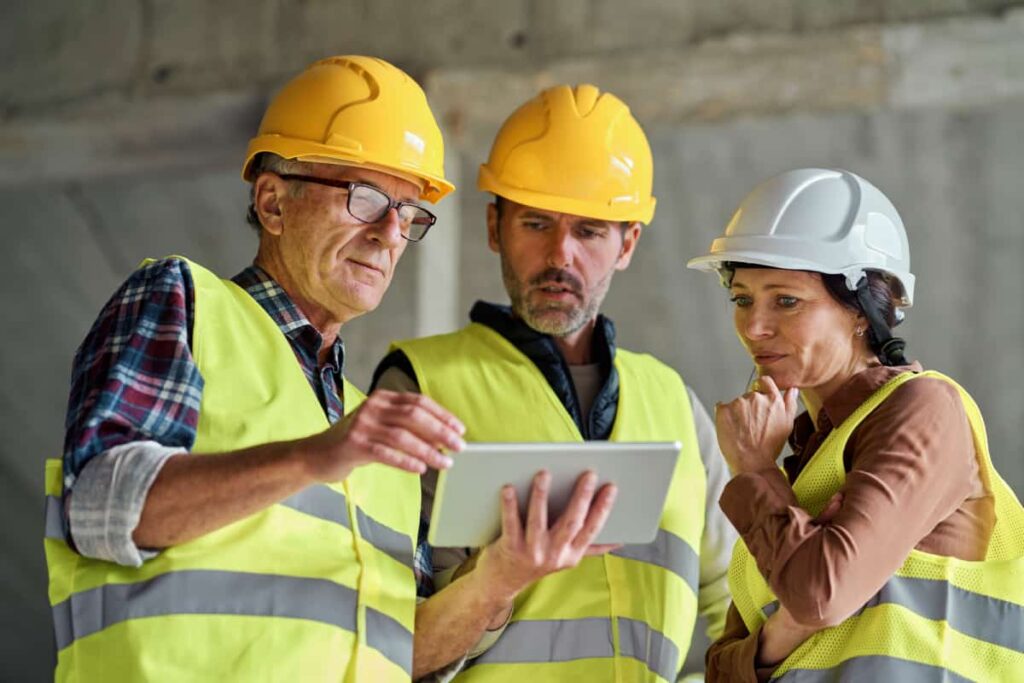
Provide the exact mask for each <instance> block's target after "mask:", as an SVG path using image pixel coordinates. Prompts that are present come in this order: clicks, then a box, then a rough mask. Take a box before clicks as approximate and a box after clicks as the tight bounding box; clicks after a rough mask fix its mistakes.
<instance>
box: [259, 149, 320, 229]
mask: <svg viewBox="0 0 1024 683" xmlns="http://www.w3.org/2000/svg"><path fill="white" fill-rule="evenodd" d="M310 168H312V164H311V163H309V162H305V161H295V160H294V159H285V158H284V157H282V156H279V155H277V154H274V153H273V152H260V153H259V154H257V155H256V158H255V159H253V162H252V178H253V182H252V183H251V184H250V185H249V209H248V211H246V213H245V222H246V223H248V224H249V225H250V226H252V229H253V230H255V231H256V232H257V233H258V232H260V230H262V229H263V225H262V224H261V223H260V216H259V214H258V213H256V182H255V181H256V178H258V177H259V175H260V173H267V172H269V173H276V174H278V175H284V174H287V173H300V174H301V173H306V174H308V173H309V170H310ZM289 192H290V193H291V196H293V197H298V196H299V195H300V194H301V193H302V184H301V183H295V184H293V185H292V186H291V187H290V188H289Z"/></svg>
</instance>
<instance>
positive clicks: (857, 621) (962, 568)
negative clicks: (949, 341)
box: [729, 371, 1024, 683]
mask: <svg viewBox="0 0 1024 683" xmlns="http://www.w3.org/2000/svg"><path fill="white" fill-rule="evenodd" d="M916 377H935V378H938V379H942V380H944V381H947V382H949V383H950V384H952V385H953V386H955V387H956V388H957V390H958V391H959V392H960V396H961V398H962V400H963V404H964V408H965V409H966V411H967V418H968V420H969V422H970V424H971V430H972V431H973V433H974V446H975V450H976V452H977V454H978V465H979V468H980V472H981V477H982V479H983V481H985V482H986V483H987V484H988V486H989V487H990V489H991V491H992V493H993V495H994V496H995V504H996V526H995V529H994V530H993V533H992V538H991V541H990V542H989V548H988V553H987V555H986V557H985V559H984V560H982V561H977V562H968V561H965V560H960V559H957V558H954V557H945V556H941V555H932V554H929V553H924V552H921V551H920V550H912V551H911V552H910V555H909V556H908V557H907V559H906V561H905V562H904V563H903V566H901V567H900V568H899V570H897V571H896V573H895V574H894V575H893V576H892V578H890V579H889V581H888V582H886V584H885V585H884V586H882V589H881V590H880V591H878V593H877V594H875V595H874V596H873V597H872V598H871V599H870V600H868V601H867V603H866V604H865V605H864V607H863V608H861V609H860V610H858V611H857V612H856V613H855V614H854V615H853V616H851V617H850V618H848V619H847V620H846V621H844V622H843V623H841V624H839V625H837V626H835V627H832V628H828V629H825V630H822V631H819V632H818V633H816V634H815V635H813V636H812V637H811V638H810V639H809V640H807V641H806V642H805V643H804V644H803V645H801V646H800V647H799V648H797V650H795V651H794V652H793V653H792V654H791V655H790V656H789V657H788V658H787V659H786V660H785V661H784V662H783V663H782V665H781V666H779V668H778V670H777V671H776V672H775V675H774V680H783V681H799V682H800V683H805V682H806V683H817V682H818V681H822V682H825V681H840V680H842V681H846V680H851V681H852V680H857V681H896V682H897V683H899V682H910V681H984V682H985V683H996V682H998V681H1006V682H1009V681H1021V680H1024V509H1022V508H1021V505H1020V503H1019V502H1018V501H1017V497H1016V496H1015V495H1014V493H1013V491H1012V490H1011V489H1010V487H1009V486H1007V485H1006V483H1005V482H1004V481H1003V480H1002V478H1000V476H999V474H998V473H997V472H996V471H995V469H994V468H993V467H992V462H991V460H990V459H989V453H988V437H987V436H986V434H985V424H984V422H983V420H982V417H981V412H980V411H979V410H978V406H977V405H976V404H975V403H974V401H973V399H971V397H970V396H969V395H968V394H967V392H966V391H964V389H963V388H962V387H960V386H959V385H958V384H956V382H954V381H953V380H951V379H950V378H948V377H946V376H945V375H942V374H940V373H937V372H931V371H929V372H924V373H918V374H915V373H909V372H908V373H904V374H902V375H900V376H898V377H896V378H894V379H892V380H890V381H889V382H888V383H887V384H886V385H885V386H883V387H882V388H880V389H879V390H878V391H877V392H875V394H874V395H873V396H871V397H870V398H869V399H868V400H867V401H865V402H864V403H863V404H862V405H861V406H860V407H858V408H857V410H855V411H854V412H853V414H852V415H851V416H850V417H848V418H847V419H846V420H845V421H844V422H843V423H842V424H841V425H839V426H838V427H837V428H836V429H835V430H834V431H833V432H832V433H831V434H830V435H829V436H828V438H826V440H825V442H824V443H823V444H822V445H821V448H820V449H819V450H818V451H817V452H816V453H815V454H814V456H813V457H812V458H811V461H810V462H809V463H808V464H807V467H806V468H805V469H804V471H803V472H801V473H800V476H799V477H797V480H796V482H794V484H793V492H794V493H795V494H796V497H797V500H798V501H799V502H800V507H802V508H804V509H805V510H807V511H808V512H809V513H810V514H812V515H816V514H818V513H819V512H821V510H822V509H823V508H824V506H825V504H826V503H827V502H828V500H829V499H830V498H831V497H832V495H833V494H834V493H835V492H836V491H838V490H839V489H840V488H841V487H842V486H843V483H844V482H845V481H846V471H845V469H844V467H843V450H844V448H845V446H846V443H847V441H848V440H849V438H850V435H851V434H852V433H853V430H854V429H855V428H856V427H857V425H859V424H860V423H861V421H862V420H863V419H864V418H865V417H867V416H868V415H869V414H870V413H871V411H872V410H874V409H875V408H876V407H878V405H879V404H881V403H882V402H883V401H885V399H886V398H888V397H889V395H890V394H891V393H892V392H893V391H895V390H896V388H897V387H899V386H900V385H902V384H903V383H904V382H907V381H911V380H913V379H914V378H916ZM729 584H730V587H731V589H732V596H733V602H734V603H735V605H736V608H737V609H738V610H739V612H740V615H741V616H742V617H743V621H744V622H745V623H746V625H747V628H748V629H749V630H751V631H753V630H754V629H757V628H759V627H760V626H761V624H763V623H764V622H765V620H766V619H767V618H768V616H769V615H770V614H771V613H772V612H774V611H775V610H776V609H777V608H778V602H777V600H776V598H775V596H774V594H773V593H772V592H771V589H770V588H769V587H768V584H767V583H766V582H765V580H764V578H763V577H762V576H761V574H760V572H759V571H758V570H757V565H756V563H755V561H754V559H753V557H752V556H751V554H750V552H749V551H748V550H747V547H746V545H745V544H744V543H743V541H742V540H740V541H739V542H738V543H737V544H736V547H735V550H734V552H733V559H732V564H731V565H730V567H729Z"/></svg>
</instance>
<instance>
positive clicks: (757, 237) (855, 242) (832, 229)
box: [687, 168, 914, 308]
mask: <svg viewBox="0 0 1024 683" xmlns="http://www.w3.org/2000/svg"><path fill="white" fill-rule="evenodd" d="M730 262H732V263H750V264H756V265H763V266H769V267H771V268H783V269H786V270H807V271H812V272H817V273H830V274H841V275H843V276H845V278H846V285H847V287H849V288H850V289H851V290H856V288H857V285H858V283H859V282H860V281H861V279H862V278H863V277H864V276H865V274H866V273H867V271H877V272H881V273H887V274H888V275H889V276H891V277H892V278H893V279H894V280H895V281H896V282H897V283H898V284H899V287H897V288H896V289H898V290H899V291H896V292H895V294H896V296H897V297H898V298H897V301H896V302H895V303H896V305H897V307H901V308H909V307H910V305H911V304H912V303H913V300H914V276H913V274H912V273H911V272H910V249H909V245H908V244H907V233H906V230H905V229H904V228H903V221H902V220H901V219H900V215H899V213H898V212H897V211H896V207H895V206H893V204H892V202H890V201H889V199H888V198H887V197H886V196H885V195H884V194H882V192H881V191H880V190H879V189H878V188H877V187H875V186H874V185H872V184H871V183H869V182H868V181H866V180H864V179H863V178H861V177H860V176H858V175H856V174H854V173H850V172H849V171H843V170H839V169H823V168H801V169H797V170H795V171H787V172H785V173H782V174H780V175H777V176H775V177H773V178H770V179H768V180H766V181H764V182H763V183H761V184H759V185H758V186H757V187H755V188H754V190H753V191H752V192H751V193H750V194H748V195H747V196H746V198H745V199H744V200H743V202H742V203H741V204H740V206H739V208H738V209H737V210H736V213H735V214H734V215H733V217H732V220H730V221H729V225H728V226H726V228H725V234H724V235H722V236H721V237H719V238H718V239H716V240H715V241H714V242H712V243H711V252H710V253H709V254H708V255H707V256H700V257H698V258H695V259H692V260H691V261H690V262H689V263H687V266H688V267H690V268H694V269H696V270H703V271H718V273H719V274H720V275H721V276H722V279H723V282H724V283H726V284H728V280H729V279H730V278H731V273H730V272H729V268H728V266H727V265H726V264H727V263H730Z"/></svg>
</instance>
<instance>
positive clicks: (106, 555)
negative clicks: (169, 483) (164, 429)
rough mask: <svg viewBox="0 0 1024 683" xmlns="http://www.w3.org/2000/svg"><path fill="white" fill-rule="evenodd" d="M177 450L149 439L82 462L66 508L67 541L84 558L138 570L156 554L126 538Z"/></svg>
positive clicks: (178, 449) (116, 448)
mask: <svg viewBox="0 0 1024 683" xmlns="http://www.w3.org/2000/svg"><path fill="white" fill-rule="evenodd" d="M184 452H185V451H182V450H181V449H180V448H169V447H167V446H161V445H160V444H158V443H156V442H155V441H135V442H132V443H127V444H122V445H120V446H115V447H114V448H111V449H110V450H108V451H106V452H104V453H101V454H100V455H98V456H96V457H94V458H92V459H90V460H89V462H88V463H86V465H85V467H84V468H83V469H82V471H81V473H80V474H79V475H78V480H77V481H76V482H75V488H74V491H73V492H72V493H71V494H70V495H68V497H67V499H66V505H67V507H68V511H67V517H68V524H69V526H70V531H71V537H72V538H73V539H74V541H75V546H76V548H77V549H78V552H79V553H80V554H81V555H84V556H85V557H91V558H94V559H97V560H105V561H107V562H116V563H117V564H121V565H126V566H129V567H138V566H141V565H142V563H143V562H144V561H145V560H148V559H150V558H152V557H154V556H155V555H156V554H157V552H158V551H154V550H145V549H140V548H139V547H137V546H136V545H135V542H134V541H133V540H132V532H134V531H135V527H137V526H138V524H139V518H140V517H141V516H142V508H143V506H144V505H145V503H146V496H147V494H148V493H149V488H150V487H151V486H152V485H153V481H154V480H155V479H156V476H157V475H158V474H159V473H160V469H161V468H162V467H163V466H164V463H165V462H167V459H168V458H169V457H171V456H172V455H176V454H178V453H184Z"/></svg>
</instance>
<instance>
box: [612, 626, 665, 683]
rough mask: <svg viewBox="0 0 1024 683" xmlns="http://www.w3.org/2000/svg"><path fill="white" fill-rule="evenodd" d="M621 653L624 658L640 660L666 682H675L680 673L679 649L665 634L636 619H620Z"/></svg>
mask: <svg viewBox="0 0 1024 683" xmlns="http://www.w3.org/2000/svg"><path fill="white" fill-rule="evenodd" d="M618 621H619V651H620V652H621V653H622V655H623V656H624V657H632V658H633V659H639V660H640V661H641V662H643V663H644V664H646V665H647V668H648V669H650V670H651V671H653V672H654V673H656V674H658V675H659V676H661V677H662V678H664V679H665V680H666V681H675V680H676V674H677V673H678V672H679V648H678V647H676V644H675V643H673V642H672V641H671V640H669V639H668V638H667V637H666V636H665V635H664V634H662V633H659V632H658V631H655V630H654V629H652V628H651V627H650V626H648V625H647V624H645V623H644V622H642V621H637V620H636V619H627V618H625V617H619V619H618Z"/></svg>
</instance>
